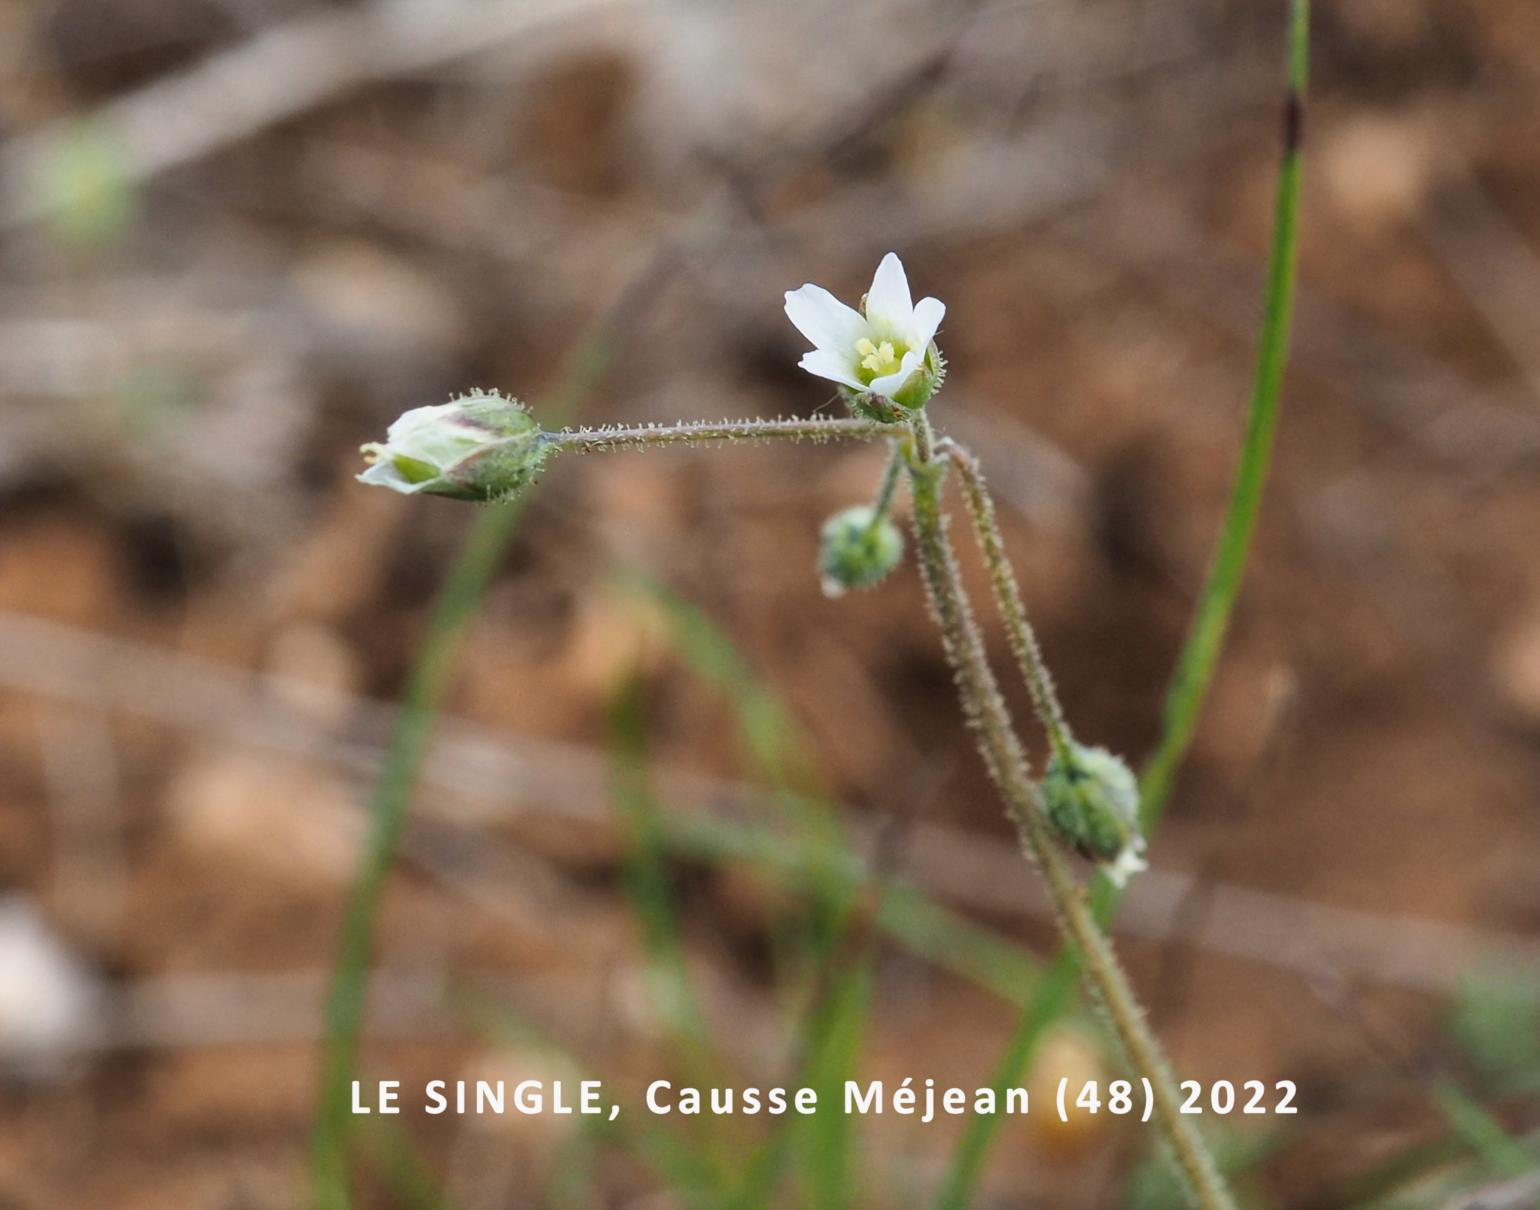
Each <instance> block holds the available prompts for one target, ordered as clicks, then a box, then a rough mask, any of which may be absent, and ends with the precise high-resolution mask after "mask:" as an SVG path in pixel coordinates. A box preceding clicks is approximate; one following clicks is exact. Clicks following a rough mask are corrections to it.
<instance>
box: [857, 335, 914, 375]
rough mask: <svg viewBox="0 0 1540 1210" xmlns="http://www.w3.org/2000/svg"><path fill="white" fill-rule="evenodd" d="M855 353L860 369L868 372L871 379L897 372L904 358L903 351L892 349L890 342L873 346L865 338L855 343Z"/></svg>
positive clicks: (869, 339)
mask: <svg viewBox="0 0 1540 1210" xmlns="http://www.w3.org/2000/svg"><path fill="white" fill-rule="evenodd" d="M856 352H857V353H858V354H860V357H861V368H862V369H863V370H870V371H871V375H872V377H873V378H881V377H882V376H883V375H884V374H892V373H895V372H897V370H898V368H899V365H900V364H901V363H902V361H903V357H904V350H901V349H896V348H894V346H893V342H892V341H891V340H885V341H883V342H882V343H881V344H873V343H872V340H871V338H870V337H866V336H863V337H861V339H860V340H858V341H856Z"/></svg>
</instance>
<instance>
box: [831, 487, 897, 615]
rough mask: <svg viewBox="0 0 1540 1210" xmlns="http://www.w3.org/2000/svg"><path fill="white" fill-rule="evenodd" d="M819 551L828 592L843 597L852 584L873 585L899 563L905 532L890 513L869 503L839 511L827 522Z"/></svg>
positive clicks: (861, 586) (857, 585) (860, 586)
mask: <svg viewBox="0 0 1540 1210" xmlns="http://www.w3.org/2000/svg"><path fill="white" fill-rule="evenodd" d="M822 538H823V542H822V545H821V546H820V548H819V551H818V570H819V572H820V573H822V578H823V590H824V594H825V595H826V596H830V597H840V596H844V595H845V593H846V592H847V591H848V590H850V589H852V588H870V587H871V586H872V585H874V584H876V583H878V582H880V581H881V580H882V578H883V577H884V576H886V575H887V574H888V572H890V571H892V570H893V569H894V568H895V567H897V566H898V561H899V559H901V558H903V555H904V539H903V535H902V534H900V533H899V532H898V526H896V525H894V524H893V521H892V519H891V518H889V517H881V518H878V517H877V514H876V511H875V510H874V509H873V508H872V507H871V506H870V505H867V504H858V505H856V506H855V507H854V508H847V509H845V510H844V511H843V512H838V513H835V514H834V516H832V517H830V518H829V519H828V520H827V521H825V522H824V524H823V532H822Z"/></svg>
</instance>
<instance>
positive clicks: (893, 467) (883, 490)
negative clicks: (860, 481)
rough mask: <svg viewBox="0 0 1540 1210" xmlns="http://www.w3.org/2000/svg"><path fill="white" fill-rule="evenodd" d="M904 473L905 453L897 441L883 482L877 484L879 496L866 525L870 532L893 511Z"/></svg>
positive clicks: (874, 502)
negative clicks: (869, 520) (900, 480)
mask: <svg viewBox="0 0 1540 1210" xmlns="http://www.w3.org/2000/svg"><path fill="white" fill-rule="evenodd" d="M903 473H904V453H903V449H902V447H900V446H899V444H898V443H897V442H894V443H893V449H892V452H891V453H889V455H888V465H887V467H886V468H885V469H884V470H883V472H882V482H881V483H880V484H878V486H877V498H876V499H875V500H873V501H872V519H871V523H870V524H869V525H868V526H867V527H866V530H867V532H868V533H870V532H871V531H872V530H874V529H876V528H877V527H878V526H879V525H881V524H882V522H883V519H884V518H886V517H887V515H888V514H889V513H890V512H892V511H893V497H894V495H895V494H896V493H897V491H898V481H899V479H900V478H901V477H902V476H903Z"/></svg>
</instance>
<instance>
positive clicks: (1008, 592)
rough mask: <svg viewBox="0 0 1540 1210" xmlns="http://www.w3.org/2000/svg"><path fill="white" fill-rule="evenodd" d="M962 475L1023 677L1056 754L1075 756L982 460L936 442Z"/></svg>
mask: <svg viewBox="0 0 1540 1210" xmlns="http://www.w3.org/2000/svg"><path fill="white" fill-rule="evenodd" d="M937 448H938V450H939V451H940V453H941V454H942V455H943V456H944V457H945V458H946V459H947V460H948V461H949V462H951V463H952V464H953V465H954V466H956V467H957V470H958V472H959V473H960V475H961V477H962V482H963V497H964V499H965V500H966V501H967V503H968V516H969V517H970V518H971V519H972V521H973V534H974V537H975V538H977V539H978V544H979V549H980V550H981V551H982V552H983V554H984V563H985V565H986V566H987V567H988V568H989V578H990V583H991V585H992V586H993V588H994V597H995V604H996V606H997V607H998V608H999V610H1000V616H1001V617H1002V618H1003V619H1004V620H1005V629H1006V634H1007V635H1008V636H1009V638H1010V643H1011V652H1012V654H1014V655H1015V657H1016V664H1017V666H1018V667H1019V668H1020V669H1021V675H1022V679H1023V680H1025V681H1026V682H1027V690H1028V692H1030V693H1031V695H1032V706H1033V708H1034V709H1035V710H1036V711H1037V717H1038V719H1039V720H1040V721H1041V722H1042V724H1043V729H1044V730H1045V731H1047V732H1048V741H1049V743H1050V744H1052V745H1053V751H1054V754H1055V755H1056V756H1057V757H1058V758H1059V759H1060V760H1061V761H1065V762H1068V761H1069V759H1070V741H1071V737H1070V730H1069V724H1068V723H1066V722H1065V721H1064V707H1063V706H1061V705H1060V704H1059V695H1058V692H1057V691H1056V690H1055V689H1054V686H1053V676H1052V674H1051V673H1049V671H1048V665H1047V663H1045V662H1044V660H1043V651H1042V648H1041V647H1040V646H1039V645H1038V642H1037V633H1036V632H1035V631H1034V630H1033V629H1032V623H1031V622H1029V621H1028V620H1027V608H1026V606H1025V605H1024V604H1023V603H1022V600H1021V587H1020V585H1019V584H1018V583H1017V580H1016V569H1015V568H1014V567H1013V566H1012V565H1011V560H1010V556H1009V555H1007V554H1006V553H1005V541H1004V539H1003V538H1002V537H1001V534H1000V523H999V521H998V520H997V519H996V517H995V502H994V499H993V497H991V496H990V494H989V489H988V488H987V487H986V486H985V485H984V472H983V470H982V469H981V468H980V466H979V460H978V459H977V458H975V457H974V456H973V454H972V453H971V452H969V451H968V450H967V449H966V448H964V447H963V446H961V445H959V444H958V443H957V442H955V441H953V440H952V439H951V438H950V437H948V438H944V439H943V440H942V441H941V443H940V444H939V446H938V447H937Z"/></svg>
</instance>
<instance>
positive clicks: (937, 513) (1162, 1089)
mask: <svg viewBox="0 0 1540 1210" xmlns="http://www.w3.org/2000/svg"><path fill="white" fill-rule="evenodd" d="M914 438H915V439H914V443H913V445H912V446H911V447H910V450H909V472H910V489H911V491H912V493H913V498H914V531H915V541H916V546H917V548H918V551H919V562H920V569H921V572H922V573H923V577H924V580H925V588H926V592H927V595H928V597H929V599H930V604H931V609H932V612H933V613H934V615H935V618H936V622H937V625H938V626H939V627H940V629H941V637H942V645H943V647H944V648H945V650H946V654H947V659H948V662H949V663H950V664H951V665H952V670H953V672H954V673H955V675H956V678H957V688H958V695H959V698H960V699H961V702H962V707H963V712H964V713H965V714H966V716H967V718H968V720H969V723H970V724H971V725H972V727H973V731H974V736H975V739H976V740H977V743H978V748H979V753H980V755H981V756H982V757H983V758H984V764H985V767H986V768H987V769H988V770H989V773H990V776H991V778H992V779H993V780H994V782H995V785H996V786H997V787H998V788H999V790H1000V792H1001V795H1002V796H1003V797H1004V799H1005V801H1006V805H1007V806H1008V808H1009V809H1010V813H1011V816H1012V818H1013V820H1014V822H1015V824H1016V826H1017V829H1018V831H1019V832H1020V835H1021V839H1022V843H1023V847H1024V848H1025V850H1026V852H1027V855H1028V857H1029V858H1031V859H1032V860H1033V861H1034V862H1035V863H1036V864H1037V865H1038V867H1039V868H1040V869H1041V870H1042V873H1043V878H1044V881H1045V883H1046V884H1047V886H1048V891H1049V895H1050V897H1051V898H1052V900H1053V904H1054V907H1055V909H1056V913H1057V917H1058V921H1059V925H1060V927H1061V929H1062V930H1063V932H1064V935H1065V938H1066V939H1067V940H1068V941H1070V942H1071V943H1072V944H1073V945H1074V946H1075V947H1076V949H1078V950H1079V952H1080V955H1081V959H1082V962H1083V969H1084V973H1085V982H1086V985H1087V987H1088V988H1089V989H1090V990H1091V991H1092V992H1093V993H1094V994H1095V995H1096V997H1097V998H1098V999H1099V1000H1100V1002H1101V1004H1102V1007H1103V1008H1104V1009H1105V1010H1106V1014H1107V1018H1108V1021H1109V1022H1110V1024H1111V1026H1112V1032H1113V1034H1114V1035H1115V1036H1116V1037H1117V1039H1118V1042H1119V1044H1120V1045H1121V1046H1122V1048H1123V1051H1124V1054H1125V1056H1126V1058H1127V1059H1128V1062H1129V1064H1130V1066H1131V1067H1132V1068H1133V1069H1134V1071H1135V1072H1137V1073H1138V1074H1139V1075H1141V1076H1142V1077H1144V1078H1145V1080H1146V1081H1148V1088H1149V1093H1150V1095H1151V1097H1152V1099H1153V1101H1154V1116H1155V1118H1156V1120H1157V1121H1158V1122H1159V1124H1160V1127H1161V1130H1162V1131H1163V1133H1164V1135H1165V1137H1166V1141H1167V1142H1168V1143H1169V1144H1170V1145H1171V1149H1172V1152H1173V1154H1174V1156H1175V1158H1176V1162H1177V1168H1178V1170H1179V1172H1180V1173H1181V1175H1182V1177H1183V1179H1184V1181H1185V1182H1186V1185H1187V1188H1188V1190H1189V1192H1190V1193H1191V1194H1192V1196H1193V1198H1194V1200H1195V1202H1196V1203H1197V1205H1198V1206H1200V1207H1202V1210H1232V1208H1233V1206H1234V1202H1233V1201H1232V1200H1231V1198H1230V1194H1229V1191H1228V1190H1227V1189H1226V1188H1225V1184H1224V1181H1223V1179H1222V1178H1221V1177H1220V1175H1219V1171H1218V1169H1217V1168H1216V1167H1215V1165H1214V1161H1213V1159H1212V1157H1211V1156H1210V1155H1209V1153H1208V1150H1207V1148H1206V1147H1205V1146H1204V1144H1203V1140H1202V1139H1201V1138H1199V1136H1198V1133H1197V1131H1196V1130H1195V1129H1194V1128H1193V1125H1192V1123H1191V1121H1190V1120H1189V1119H1188V1118H1185V1117H1183V1116H1182V1113H1181V1101H1180V1097H1179V1094H1178V1092H1177V1087H1176V1081H1175V1079H1174V1078H1173V1077H1172V1075H1171V1071H1170V1067H1169V1066H1168V1064H1167V1063H1166V1060H1165V1056H1164V1054H1163V1053H1162V1052H1161V1049H1160V1044H1159V1042H1157V1041H1156V1039H1155V1036H1154V1034H1153V1033H1152V1032H1151V1031H1150V1028H1149V1025H1148V1023H1147V1022H1146V1021H1145V1019H1144V1013H1143V1011H1142V1010H1141V1009H1140V1007H1139V1004H1138V1001H1137V1000H1136V999H1135V997H1134V993H1133V989H1132V988H1131V987H1130V985H1129V982H1128V977H1127V976H1126V975H1125V974H1124V973H1123V969H1122V967H1121V966H1120V965H1119V963H1118V960H1117V956H1116V955H1115V954H1114V952H1113V950H1112V946H1111V943H1110V942H1109V941H1108V940H1107V938H1106V936H1105V935H1104V934H1103V933H1102V931H1101V929H1100V928H1099V927H1098V926H1097V923H1096V921H1095V920H1094V919H1093V917H1092V915H1091V911H1090V908H1089V906H1088V905H1087V903H1086V901H1085V898H1084V896H1083V894H1082V892H1081V888H1080V885H1079V883H1078V882H1077V881H1076V880H1075V876H1074V874H1073V873H1072V871H1071V869H1070V865H1069V862H1068V861H1067V860H1066V858H1065V855H1064V853H1063V851H1062V850H1061V849H1060V848H1059V846H1058V843H1057V842H1056V841H1055V839H1054V837H1053V834H1052V832H1051V831H1050V829H1049V825H1048V822H1047V818H1046V816H1045V815H1044V813H1043V810H1042V807H1041V804H1040V802H1039V797H1038V792H1037V787H1036V786H1035V785H1034V783H1033V782H1032V779H1031V777H1030V775H1029V774H1028V771H1027V762H1026V756H1025V754H1024V753H1023V751H1022V748H1021V743H1020V741H1019V740H1018V739H1017V737H1016V733H1015V731H1014V730H1013V728H1012V726H1011V719H1010V712H1009V710H1008V709H1007V707H1006V705H1005V700H1004V699H1003V698H1002V697H1001V696H1000V690H999V686H998V684H997V683H996V681H995V676H994V672H993V671H992V670H991V669H990V667H989V663H988V660H987V658H986V657H985V654H984V644H983V639H982V638H981V636H980V634H979V629H978V623H977V622H976V621H975V620H974V615H973V608H972V605H971V604H970V602H969V600H968V596H967V592H966V590H965V589H964V588H963V584H962V576H961V574H960V572H959V570H958V567H957V560H956V556H955V555H954V553H953V551H952V544H951V541H950V539H949V538H948V537H947V533H946V524H945V521H944V519H943V517H942V513H941V477H942V474H943V470H944V464H942V463H941V462H938V461H937V459H936V456H935V451H934V449H933V447H932V443H931V440H930V431H929V422H928V421H927V420H926V419H925V417H924V414H923V413H921V414H920V415H919V416H918V417H917V419H916V421H915V423H914Z"/></svg>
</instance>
